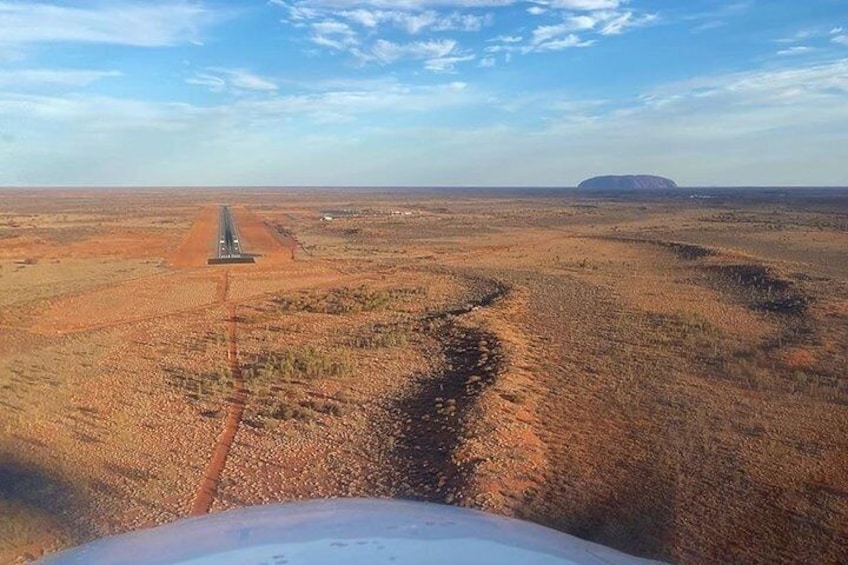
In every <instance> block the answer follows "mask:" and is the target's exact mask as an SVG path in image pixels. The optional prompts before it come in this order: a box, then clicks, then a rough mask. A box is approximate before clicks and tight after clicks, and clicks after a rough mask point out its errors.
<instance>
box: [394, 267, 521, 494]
mask: <svg viewBox="0 0 848 565" xmlns="http://www.w3.org/2000/svg"><path fill="white" fill-rule="evenodd" d="M468 282H469V284H470V292H471V293H472V294H473V296H474V298H473V299H471V300H470V301H468V302H465V303H464V304H463V305H462V306H457V307H455V308H452V309H449V310H446V311H442V312H438V313H431V314H430V315H428V316H427V317H426V318H425V319H424V321H423V324H422V327H421V329H420V331H421V332H423V333H426V334H428V335H430V336H431V337H432V338H434V339H435V340H436V341H437V342H438V343H439V348H440V350H441V355H442V357H443V362H442V364H441V366H440V367H439V368H438V369H437V370H436V371H434V372H433V373H432V374H428V375H422V376H421V377H420V378H419V379H418V384H417V386H416V387H415V389H414V390H413V391H412V392H411V393H410V394H409V395H407V396H406V397H404V398H402V399H400V400H399V402H398V403H397V405H396V407H395V410H396V411H397V412H398V413H399V414H402V415H404V419H403V422H404V424H403V427H402V430H401V433H400V435H399V438H398V441H397V442H396V443H395V454H396V455H397V458H396V459H397V461H399V463H398V465H399V466H400V467H401V472H402V475H403V476H404V477H406V478H407V480H408V481H409V483H410V484H411V485H414V487H413V488H414V491H410V492H409V493H406V494H407V495H408V496H413V497H414V498H417V499H420V500H428V501H434V502H443V503H461V499H460V498H459V497H460V493H461V492H462V490H463V487H464V485H465V483H466V482H467V480H468V477H470V476H471V475H472V474H473V473H474V469H475V467H476V464H477V462H474V461H470V462H462V463H460V462H457V461H456V460H455V459H454V457H453V454H454V451H455V450H456V448H457V447H458V446H459V445H460V443H461V442H462V441H463V437H464V434H465V433H466V430H467V424H468V421H467V420H468V418H469V417H470V414H471V411H472V409H473V407H474V406H475V404H476V401H477V399H478V398H479V397H480V395H481V393H482V392H483V391H484V390H486V389H487V388H488V387H490V386H491V385H492V384H494V383H495V381H496V379H497V377H498V375H499V374H500V373H501V372H502V370H503V367H504V363H505V359H504V351H503V347H502V345H501V343H500V341H499V339H498V337H497V336H496V335H494V334H493V333H491V332H488V331H486V330H483V329H481V328H479V327H469V326H467V325H465V324H463V323H461V322H460V321H459V320H458V319H457V316H460V315H462V314H465V313H468V312H470V311H472V310H476V309H478V308H482V307H485V306H488V305H491V304H492V303H493V302H495V301H496V300H498V299H499V298H501V297H503V296H504V294H505V293H506V291H507V290H506V287H505V286H504V285H503V284H501V283H498V282H494V281H491V280H487V279H482V278H479V279H471V280H469V281H468Z"/></svg>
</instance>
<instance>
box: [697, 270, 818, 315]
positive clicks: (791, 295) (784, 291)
mask: <svg viewBox="0 0 848 565" xmlns="http://www.w3.org/2000/svg"><path fill="white" fill-rule="evenodd" d="M706 269H707V272H708V273H709V274H710V276H711V278H712V279H713V280H714V281H715V282H716V283H717V284H718V285H719V287H720V289H721V290H729V291H730V292H731V293H732V294H735V295H737V296H739V297H740V298H742V299H743V300H744V301H745V303H746V304H747V305H748V306H749V307H750V308H752V309H754V310H759V311H762V312H771V313H774V314H779V315H784V316H796V317H797V316H803V315H804V314H806V312H807V307H808V306H809V302H810V300H809V297H807V296H806V295H805V294H804V293H803V292H802V291H801V290H800V289H799V288H797V287H796V285H795V284H794V283H792V282H791V281H788V280H786V279H782V278H780V277H778V276H776V275H775V274H773V272H772V271H771V270H770V269H769V268H768V267H764V266H762V265H754V264H749V263H741V264H735V265H711V266H709V267H706Z"/></svg>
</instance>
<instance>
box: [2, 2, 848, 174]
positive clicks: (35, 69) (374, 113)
mask: <svg viewBox="0 0 848 565" xmlns="http://www.w3.org/2000/svg"><path fill="white" fill-rule="evenodd" d="M846 132H848V1H846V0H804V1H799V0H728V1H720V0H532V1H518V0H396V1H389V0H365V1H346V0H239V1H232V2H225V1H222V0H202V1H201V0H197V1H194V0H192V1H188V0H171V1H161V0H148V1H135V0H77V1H73V2H71V1H60V0H53V1H43V2H42V1H6V0H0V186H44V185H64V186H67V185H85V186H88V185H106V186H127V185H130V186H139V185H156V186H158V185H168V186H187V185H200V186H208V185H235V186H237V185H250V186H259V185H262V186H268V185H279V186H327V185H332V186H467V185H475V186H575V185H576V184H577V183H579V182H580V181H581V180H583V179H584V178H587V177H591V176H594V175H600V174H628V173H634V174H637V173H641V174H660V175H663V176H668V177H670V178H672V179H674V180H676V181H677V182H678V184H681V185H686V186H738V185H767V186H789V185H831V186H832V185H839V186H845V185H848V143H846V142H848V133H846Z"/></svg>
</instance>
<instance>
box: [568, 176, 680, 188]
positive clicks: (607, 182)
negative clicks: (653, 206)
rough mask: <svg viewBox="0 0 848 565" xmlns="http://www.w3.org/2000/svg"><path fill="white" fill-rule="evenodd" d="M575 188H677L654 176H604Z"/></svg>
mask: <svg viewBox="0 0 848 565" xmlns="http://www.w3.org/2000/svg"><path fill="white" fill-rule="evenodd" d="M577 188H583V189H587V188H588V189H595V190H604V189H606V190H645V189H647V190H662V189H667V188H677V183H675V182H674V181H673V180H671V179H667V178H665V177H658V176H655V175H606V176H601V177H592V178H590V179H587V180H584V181H583V182H581V183H580V184H579V185H577Z"/></svg>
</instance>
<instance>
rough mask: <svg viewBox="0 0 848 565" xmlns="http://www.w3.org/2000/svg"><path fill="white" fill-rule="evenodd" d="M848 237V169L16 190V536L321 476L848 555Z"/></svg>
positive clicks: (8, 451) (12, 340)
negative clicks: (636, 177)
mask: <svg viewBox="0 0 848 565" xmlns="http://www.w3.org/2000/svg"><path fill="white" fill-rule="evenodd" d="M224 204H227V205H229V206H230V208H231V210H232V212H233V217H234V219H235V221H236V224H237V226H238V231H239V235H240V239H241V244H242V248H243V250H244V252H246V253H249V254H251V255H253V256H254V257H255V263H253V264H237V265H208V264H207V259H208V258H210V257H213V256H214V254H215V248H216V243H217V241H216V240H217V230H218V214H219V208H220V206H221V205H224ZM847 251H848V190H846V189H809V188H806V189H801V188H794V189H790V188H787V189H780V188H775V189H686V188H681V189H676V190H674V191H664V192H650V191H647V192H639V193H602V192H585V193H584V192H577V191H574V190H553V189H549V190H547V189H546V190H530V189H521V190H519V189H486V190H484V189H350V190H341V189H338V190H336V189H333V190H331V189H321V190H317V189H313V190H307V189H300V190H298V189H274V188H243V189H222V188H219V189H199V188H191V189H165V188H162V189H152V188H140V189H126V188H122V189H49V190H48V189H33V190H17V189H14V190H13V189H3V190H2V191H0V307H2V308H0V404H2V406H1V407H0V563H15V562H28V561H31V560H34V559H37V558H38V557H40V556H42V555H45V554H48V553H52V552H54V551H57V550H60V549H63V548H67V547H71V546H74V545H77V544H80V543H84V542H86V541H90V540H93V539H96V538H98V537H102V536H107V535H111V534H116V533H121V532H126V531H130V530H134V529H138V528H143V527H149V526H154V525H157V524H163V523H167V522H171V521H173V520H176V519H178V518H182V517H186V516H189V515H198V514H203V513H206V512H218V511H223V510H228V509H233V508H237V507H242V506H247V505H254V504H263V503H270V502H285V501H294V500H303V499H311V498H326V497H397V498H407V499H415V500H425V501H431V502H438V503H446V504H454V505H461V506H466V507H470V508H476V509H481V510H485V511H489V512H494V513H499V514H503V515H508V516H515V517H518V518H522V519H525V520H531V521H534V522H537V523H540V524H543V525H546V526H550V527H552V528H555V529H558V530H561V531H564V532H567V533H570V534H573V535H577V536H580V537H582V538H585V539H589V540H592V541H595V542H599V543H602V544H605V545H609V546H612V547H614V548H617V549H620V550H623V551H626V552H629V553H632V554H635V555H639V556H644V557H650V558H656V559H660V560H666V561H671V562H680V563H720V562H745V563H845V562H848V252H847Z"/></svg>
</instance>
